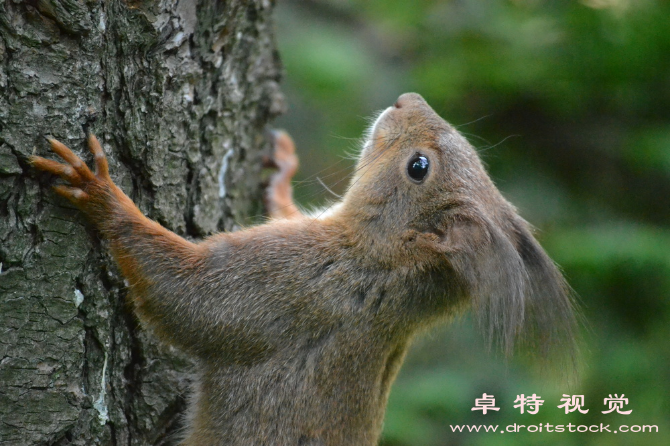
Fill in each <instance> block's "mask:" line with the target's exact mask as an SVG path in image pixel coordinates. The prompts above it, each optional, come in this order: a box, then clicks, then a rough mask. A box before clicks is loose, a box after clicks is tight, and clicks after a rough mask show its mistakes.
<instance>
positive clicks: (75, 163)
mask: <svg viewBox="0 0 670 446" xmlns="http://www.w3.org/2000/svg"><path fill="white" fill-rule="evenodd" d="M47 140H48V141H49V144H51V150H53V151H54V152H55V153H56V154H57V155H58V156H60V157H61V158H63V159H64V160H65V161H66V162H67V163H68V164H70V166H72V168H73V169H74V170H76V171H77V173H78V174H79V176H80V177H82V178H83V179H84V180H86V181H92V180H94V179H95V175H93V172H91V170H90V169H89V168H88V166H87V165H86V164H85V163H84V162H83V161H82V160H81V159H80V158H79V157H78V156H77V155H75V154H74V153H73V152H72V150H70V149H69V148H68V147H67V146H66V145H65V144H63V143H61V142H59V141H56V140H55V139H53V138H47Z"/></svg>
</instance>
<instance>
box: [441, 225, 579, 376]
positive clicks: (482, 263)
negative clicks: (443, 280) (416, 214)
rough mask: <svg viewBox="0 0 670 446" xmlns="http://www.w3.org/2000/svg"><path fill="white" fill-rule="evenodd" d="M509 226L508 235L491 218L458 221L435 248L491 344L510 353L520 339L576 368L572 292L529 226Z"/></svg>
mask: <svg viewBox="0 0 670 446" xmlns="http://www.w3.org/2000/svg"><path fill="white" fill-rule="evenodd" d="M510 226H511V228H512V231H511V233H509V234H508V233H507V232H506V231H504V230H503V229H502V228H501V227H500V226H498V225H495V224H494V223H492V222H491V221H489V220H488V219H486V218H482V217H478V218H476V219H475V218H464V219H460V220H454V221H453V222H452V223H451V224H450V225H449V226H448V228H447V229H446V231H445V232H444V234H439V239H440V240H439V243H438V244H437V245H435V244H434V246H435V247H436V248H438V249H439V250H440V251H442V252H443V253H444V254H445V255H446V256H447V258H448V260H449V263H450V264H451V266H452V268H453V270H454V272H455V273H456V274H457V275H458V276H459V279H460V281H461V283H462V284H463V285H464V290H465V292H466V294H467V295H468V296H469V298H470V300H471V302H472V304H473V307H474V310H475V313H476V315H477V319H478V321H479V325H480V327H481V328H482V330H483V332H484V333H485V337H486V339H487V341H488V342H489V345H492V344H497V345H499V346H500V347H501V349H502V350H503V351H504V352H505V354H510V353H512V351H513V350H514V345H515V341H516V340H517V339H519V340H521V341H522V342H521V344H522V346H523V347H524V350H526V349H528V350H529V351H532V352H534V353H537V354H538V355H539V356H540V357H542V358H543V359H545V360H549V359H551V362H555V361H556V360H559V361H560V359H559V356H561V357H562V358H563V359H569V361H570V362H571V363H572V364H574V355H573V353H572V352H573V349H574V341H573V337H574V336H573V335H574V330H575V325H576V323H575V317H574V313H573V304H572V299H571V292H570V288H569V287H568V286H567V284H566V282H565V280H564V279H563V276H562V275H561V273H560V272H559V270H558V268H557V267H556V265H555V264H554V263H553V262H552V260H551V259H550V258H549V256H547V254H546V253H545V252H544V250H543V249H542V248H541V247H540V245H539V244H538V243H537V241H536V240H535V238H534V237H533V236H532V235H531V233H530V231H529V229H528V224H527V223H526V222H525V221H523V220H522V219H521V218H520V217H518V216H516V215H513V216H512V217H511V222H510ZM557 350H562V351H563V353H565V352H568V353H569V355H568V356H569V358H566V355H559V354H558V353H560V352H559V351H557Z"/></svg>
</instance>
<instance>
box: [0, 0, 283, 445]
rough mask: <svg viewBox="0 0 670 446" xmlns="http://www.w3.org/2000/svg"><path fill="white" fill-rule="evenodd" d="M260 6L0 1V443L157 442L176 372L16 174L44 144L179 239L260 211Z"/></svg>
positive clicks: (100, 266) (55, 208)
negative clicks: (109, 180) (98, 171)
mask: <svg viewBox="0 0 670 446" xmlns="http://www.w3.org/2000/svg"><path fill="white" fill-rule="evenodd" d="M270 14H271V4H270V1H269V0H257V1H241V0H237V1H234V0H233V1H227V2H221V1H216V0H202V1H199V2H197V1H195V0H193V1H191V0H165V1H148V0H132V1H131V0H127V1H121V0H108V1H103V0H87V1H82V0H30V1H25V2H24V1H19V0H0V262H1V265H2V266H1V268H0V270H1V272H0V443H2V444H12V445H19V444H29V445H33V444H58V445H64V444H77V445H89V444H114V445H130V444H132V445H139V444H172V443H173V442H174V435H173V432H174V431H175V429H178V427H179V425H180V418H181V417H180V415H181V413H182V412H183V409H184V406H185V404H184V398H185V397H186V396H185V394H186V393H187V384H188V371H189V368H190V363H189V361H188V359H186V358H184V357H183V356H181V355H179V354H178V353H177V352H175V351H172V350H169V349H168V348H165V347H160V346H158V344H157V342H156V340H155V339H154V338H153V337H152V336H151V334H150V333H146V332H144V331H143V330H142V329H141V328H140V327H138V326H137V322H136V319H135V318H134V316H133V315H132V313H131V312H130V310H129V307H128V306H126V305H125V304H124V298H125V294H126V288H125V286H124V284H123V281H122V279H121V278H120V276H119V275H118V273H117V269H116V267H115V266H114V264H113V262H112V261H111V259H110V257H109V255H108V254H107V251H106V248H105V244H104V242H101V240H100V238H99V236H98V234H97V233H96V232H95V231H94V230H92V229H91V227H90V226H89V225H88V224H87V223H86V222H85V220H84V219H83V217H82V216H81V215H80V214H79V213H78V212H77V211H76V210H75V209H74V208H73V207H72V206H71V205H69V203H68V202H66V201H65V200H64V199H61V198H60V197H58V196H57V195H55V194H54V193H53V192H52V191H51V190H50V187H49V186H50V185H52V184H54V183H57V182H58V181H57V180H56V179H54V178H50V177H49V176H48V175H43V174H38V173H37V172H35V171H34V170H33V169H31V168H30V166H29V165H28V164H27V162H26V158H27V156H29V155H30V154H31V153H36V154H39V155H42V156H46V157H48V158H52V159H53V158H55V157H54V156H53V155H51V154H49V152H48V148H47V143H46V141H45V139H44V137H45V136H47V135H51V136H53V137H55V138H56V139H58V140H60V141H61V142H63V143H65V144H66V145H68V146H70V147H71V148H72V149H73V150H74V151H75V152H76V153H78V154H80V155H81V156H83V158H84V159H86V160H89V161H90V160H91V157H90V155H89V154H88V153H87V150H86V148H85V147H86V146H85V143H84V137H85V135H86V133H87V132H92V133H94V134H96V135H97V136H98V138H99V139H100V141H101V143H102V145H103V147H104V149H105V151H106V152H107V154H108V157H109V163H110V172H111V174H112V177H113V178H114V180H115V182H116V183H117V184H118V185H119V186H120V187H121V188H122V189H123V190H124V191H125V192H126V193H127V194H128V195H129V196H130V197H131V198H132V199H133V200H134V201H135V203H137V205H138V206H139V207H140V209H141V210H142V211H143V212H144V213H145V214H147V215H148V216H149V217H151V218H153V219H155V220H157V221H159V222H160V223H161V224H163V225H164V226H166V227H168V228H170V229H171V230H173V231H175V232H177V233H178V234H181V235H184V236H186V237H202V236H205V235H207V234H211V233H213V232H215V231H219V230H232V229H234V227H235V222H237V223H241V222H244V221H247V220H248V219H249V218H250V217H252V216H254V215H257V214H259V213H260V212H261V207H260V206H259V203H260V200H259V198H260V196H261V193H262V188H261V178H260V176H261V175H260V173H261V162H260V157H261V154H262V153H263V151H264V150H267V149H268V148H269V144H268V139H267V137H266V133H265V126H266V124H267V122H268V120H269V119H270V118H271V117H273V116H274V115H276V114H277V113H278V112H279V111H280V109H281V108H282V98H281V95H280V93H279V90H278V84H277V81H278V77H279V72H280V68H279V61H278V59H277V55H276V50H275V43H274V40H273V35H272V33H273V30H272V26H271V17H270Z"/></svg>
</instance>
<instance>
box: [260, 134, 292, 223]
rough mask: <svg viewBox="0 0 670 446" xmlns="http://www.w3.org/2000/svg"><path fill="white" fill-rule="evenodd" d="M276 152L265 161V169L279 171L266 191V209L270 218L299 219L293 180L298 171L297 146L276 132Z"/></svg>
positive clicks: (272, 177) (274, 174) (287, 137)
mask: <svg viewBox="0 0 670 446" xmlns="http://www.w3.org/2000/svg"><path fill="white" fill-rule="evenodd" d="M273 136H274V152H273V154H272V158H269V159H265V160H264V162H263V164H264V167H271V168H276V169H278V170H277V172H275V173H273V174H272V176H271V177H270V180H269V182H268V186H267V188H266V189H265V209H266V210H267V212H268V214H269V216H270V218H297V217H300V216H302V213H301V212H300V210H299V209H298V207H297V206H296V205H295V203H294V202H293V188H292V187H291V179H292V178H293V175H295V173H296V171H297V170H298V156H297V155H296V154H295V144H294V143H293V140H292V139H291V137H290V136H289V135H288V133H286V132H283V131H274V132H273Z"/></svg>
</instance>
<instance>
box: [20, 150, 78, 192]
mask: <svg viewBox="0 0 670 446" xmlns="http://www.w3.org/2000/svg"><path fill="white" fill-rule="evenodd" d="M29 161H30V164H32V165H33V166H34V167H35V168H36V169H39V170H43V171H45V172H49V173H52V174H54V175H58V176H59V177H61V178H62V179H64V180H65V181H67V182H69V183H70V184H72V185H73V186H79V185H80V184H81V183H82V180H81V177H80V176H79V174H78V173H77V172H76V171H75V170H74V169H73V168H72V166H68V165H67V164H61V163H59V162H57V161H52V160H48V159H46V158H42V157H41V156H31V157H30V160H29Z"/></svg>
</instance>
